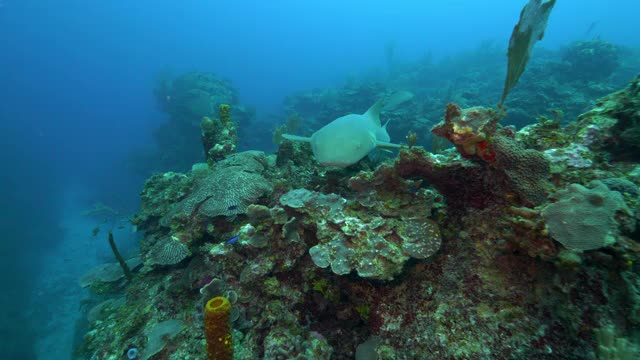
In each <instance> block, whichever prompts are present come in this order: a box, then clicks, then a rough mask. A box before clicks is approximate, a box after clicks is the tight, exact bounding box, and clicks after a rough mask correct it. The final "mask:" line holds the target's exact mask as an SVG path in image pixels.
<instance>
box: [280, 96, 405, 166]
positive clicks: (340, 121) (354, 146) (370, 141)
mask: <svg viewBox="0 0 640 360" xmlns="http://www.w3.org/2000/svg"><path fill="white" fill-rule="evenodd" d="M382 105H383V102H382V100H378V101H377V102H376V103H375V104H373V106H371V107H370V108H369V110H367V112H365V113H364V114H350V115H346V116H342V117H339V118H337V119H335V120H333V121H332V122H330V123H329V124H327V125H325V126H323V127H322V128H321V129H320V130H318V131H316V132H314V133H313V135H311V137H302V136H295V135H289V134H285V135H283V136H284V138H286V139H289V140H296V141H306V142H310V143H311V149H312V150H313V155H314V156H315V158H316V160H318V162H320V163H321V164H322V165H328V166H338V167H346V166H349V165H351V164H355V163H357V162H358V161H360V159H362V158H363V157H365V156H367V154H369V153H370V152H371V150H373V149H375V148H377V147H378V148H383V149H398V148H400V147H401V146H400V145H397V144H392V143H390V142H389V140H390V138H389V134H388V133H387V124H388V123H389V122H387V124H385V125H384V126H382V125H381V124H380V110H381V109H382Z"/></svg>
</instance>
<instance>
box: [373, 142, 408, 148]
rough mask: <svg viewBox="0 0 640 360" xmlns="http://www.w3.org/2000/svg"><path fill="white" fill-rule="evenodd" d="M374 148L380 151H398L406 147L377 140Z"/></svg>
mask: <svg viewBox="0 0 640 360" xmlns="http://www.w3.org/2000/svg"><path fill="white" fill-rule="evenodd" d="M376 147H378V148H381V149H400V148H403V147H406V146H404V145H400V144H393V143H390V142H386V141H380V140H378V141H376Z"/></svg>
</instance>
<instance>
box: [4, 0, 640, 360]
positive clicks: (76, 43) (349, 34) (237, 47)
mask: <svg viewBox="0 0 640 360" xmlns="http://www.w3.org/2000/svg"><path fill="white" fill-rule="evenodd" d="M525 3H526V1H524V0H520V1H497V0H494V1H491V0H489V1H482V2H479V1H471V0H468V1H467V0H454V1H438V2H435V1H397V2H389V1H363V0H355V1H348V2H347V1H338V0H328V1H285V0H276V1H246V0H244V1H243V0H240V1H233V2H214V1H202V0H200V1H196V0H185V1H165V0H156V1H147V0H141V1H122V0H113V1H81V0H61V1H42V0H40V1H37V0H0V85H1V86H0V129H1V133H0V159H1V160H2V161H1V162H0V166H1V177H0V204H1V206H0V211H1V213H0V214H1V215H2V216H0V237H1V239H0V250H1V252H0V256H1V261H0V279H1V280H2V281H1V282H0V283H1V284H2V285H3V290H2V291H1V292H0V306H1V309H2V311H0V357H1V358H5V359H70V358H73V350H74V347H75V346H77V345H78V343H79V341H81V338H82V335H83V330H86V329H84V328H82V326H81V325H78V324H81V321H80V320H81V319H80V315H79V314H80V312H81V311H80V309H81V307H82V301H83V299H85V297H86V296H87V294H86V290H84V289H82V288H80V287H79V286H78V279H79V278H80V277H81V276H82V275H83V274H84V273H85V272H86V271H88V270H89V269H90V268H92V267H93V266H95V265H97V264H101V263H104V262H107V261H112V258H111V256H112V255H111V252H110V249H109V245H108V243H107V242H106V240H105V236H106V232H107V231H109V230H113V231H114V234H115V237H116V239H117V240H118V242H119V245H120V246H121V251H123V252H124V253H127V254H134V253H135V252H136V251H137V250H136V249H137V241H138V240H139V235H137V234H136V233H133V232H132V231H131V225H130V224H129V223H128V222H127V219H128V218H130V217H131V216H132V214H133V213H135V212H136V210H137V208H138V206H139V192H140V190H141V189H142V185H143V182H144V180H145V179H146V178H147V177H148V176H150V175H151V172H150V170H149V169H144V170H139V169H137V167H138V165H139V164H132V162H134V160H132V159H133V157H132V153H134V152H136V151H138V150H139V149H141V148H145V147H153V146H155V145H154V144H155V143H154V131H155V129H157V128H158V127H159V126H160V125H161V124H162V123H164V122H166V121H167V114H166V113H164V112H163V111H162V109H161V108H160V107H159V106H158V104H157V99H156V98H154V95H153V91H154V87H155V86H156V85H157V77H158V74H160V73H162V72H164V71H170V72H171V73H172V74H182V73H185V72H188V71H204V72H212V73H215V74H217V75H218V76H220V77H222V78H225V79H228V80H229V81H231V83H232V84H233V87H234V88H236V89H237V92H238V96H239V99H240V100H239V101H240V102H241V103H242V104H245V105H246V106H247V107H250V108H252V109H253V111H254V112H255V117H254V121H256V122H257V123H265V122H266V123H269V124H270V122H272V123H273V124H272V125H273V126H275V124H276V122H278V123H279V122H281V119H279V118H278V115H277V114H279V111H280V110H281V108H282V104H283V100H284V99H285V98H286V97H287V96H289V95H291V94H294V93H296V92H298V91H305V90H310V89H316V88H330V87H335V86H340V85H341V84H342V83H343V82H344V81H345V79H349V78H351V77H354V76H359V75H362V74H376V73H378V72H384V71H385V70H384V69H385V68H386V67H387V58H386V57H385V46H387V47H388V46H389V44H393V49H394V51H395V54H394V56H395V59H396V61H397V62H399V63H401V62H411V61H417V60H418V59H421V58H423V57H425V56H427V54H428V56H431V57H432V58H433V59H434V61H436V62H437V61H441V60H442V59H446V58H447V57H451V56H456V55H457V54H460V53H464V52H465V51H470V50H473V49H476V48H477V47H478V46H479V45H480V44H482V43H483V42H487V41H490V42H493V43H495V44H501V45H499V46H500V47H506V44H507V43H508V41H509V37H510V35H511V31H512V29H513V26H514V25H515V23H516V22H517V19H518V16H519V13H520V10H521V8H522V7H523V5H524V4H525ZM639 12H640V5H639V3H638V2H637V1H633V0H617V1H615V6H612V5H611V2H603V1H595V0H593V1H591V0H559V1H558V3H557V5H556V6H555V9H554V11H553V13H552V15H551V18H550V21H549V25H548V28H547V31H546V34H545V38H544V39H543V41H542V42H541V43H540V44H539V46H540V47H541V48H545V49H550V50H553V49H558V48H561V47H563V46H566V45H567V44H569V43H570V42H572V41H577V40H590V39H593V38H594V37H597V38H598V39H603V40H606V41H608V42H611V43H614V44H617V45H621V46H626V47H630V48H636V49H637V48H638V47H639V46H640V37H639V36H638V31H637V14H638V13H639ZM502 44H503V45H502ZM372 76H374V75H372ZM425 81H429V79H428V78H427V79H425ZM502 81H503V79H502V78H499V79H496V83H497V84H499V85H501V84H502ZM274 114H276V115H274ZM274 119H276V120H274ZM267 127H268V126H267ZM244 134H245V135H244V136H245V137H244V138H243V139H242V140H241V145H242V147H243V148H244V149H250V148H251V149H261V150H272V149H270V148H269V146H267V145H265V144H269V143H270V141H271V135H270V134H269V135H265V134H264V133H263V132H252V131H251V128H248V129H247V130H246V131H245V132H244ZM156 150H159V151H158V152H157V153H158V154H162V151H163V149H156ZM151 170H159V169H151ZM162 170H168V169H162ZM100 204H104V205H105V206H107V207H108V208H102V207H100V206H101V205H100ZM92 209H93V210H96V211H94V212H91V210H92ZM95 229H97V230H96V231H97V235H95V236H94V235H93V233H92V232H93V231H94V230H95Z"/></svg>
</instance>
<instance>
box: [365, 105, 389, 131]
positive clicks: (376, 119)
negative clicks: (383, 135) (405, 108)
mask: <svg viewBox="0 0 640 360" xmlns="http://www.w3.org/2000/svg"><path fill="white" fill-rule="evenodd" d="M383 106H384V99H380V100H378V101H376V103H375V104H373V105H371V107H370V108H369V110H367V112H366V113H364V116H366V117H368V118H369V119H371V121H373V123H374V124H376V125H377V126H380V111H381V110H382V107H383Z"/></svg>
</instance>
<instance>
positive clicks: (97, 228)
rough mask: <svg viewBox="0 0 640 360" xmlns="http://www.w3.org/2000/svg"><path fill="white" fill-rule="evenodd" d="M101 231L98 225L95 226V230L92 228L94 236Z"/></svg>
mask: <svg viewBox="0 0 640 360" xmlns="http://www.w3.org/2000/svg"><path fill="white" fill-rule="evenodd" d="M99 232H100V227H99V226H96V227H94V228H93V230H91V234H92V235H93V237H96V235H98V233H99Z"/></svg>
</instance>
